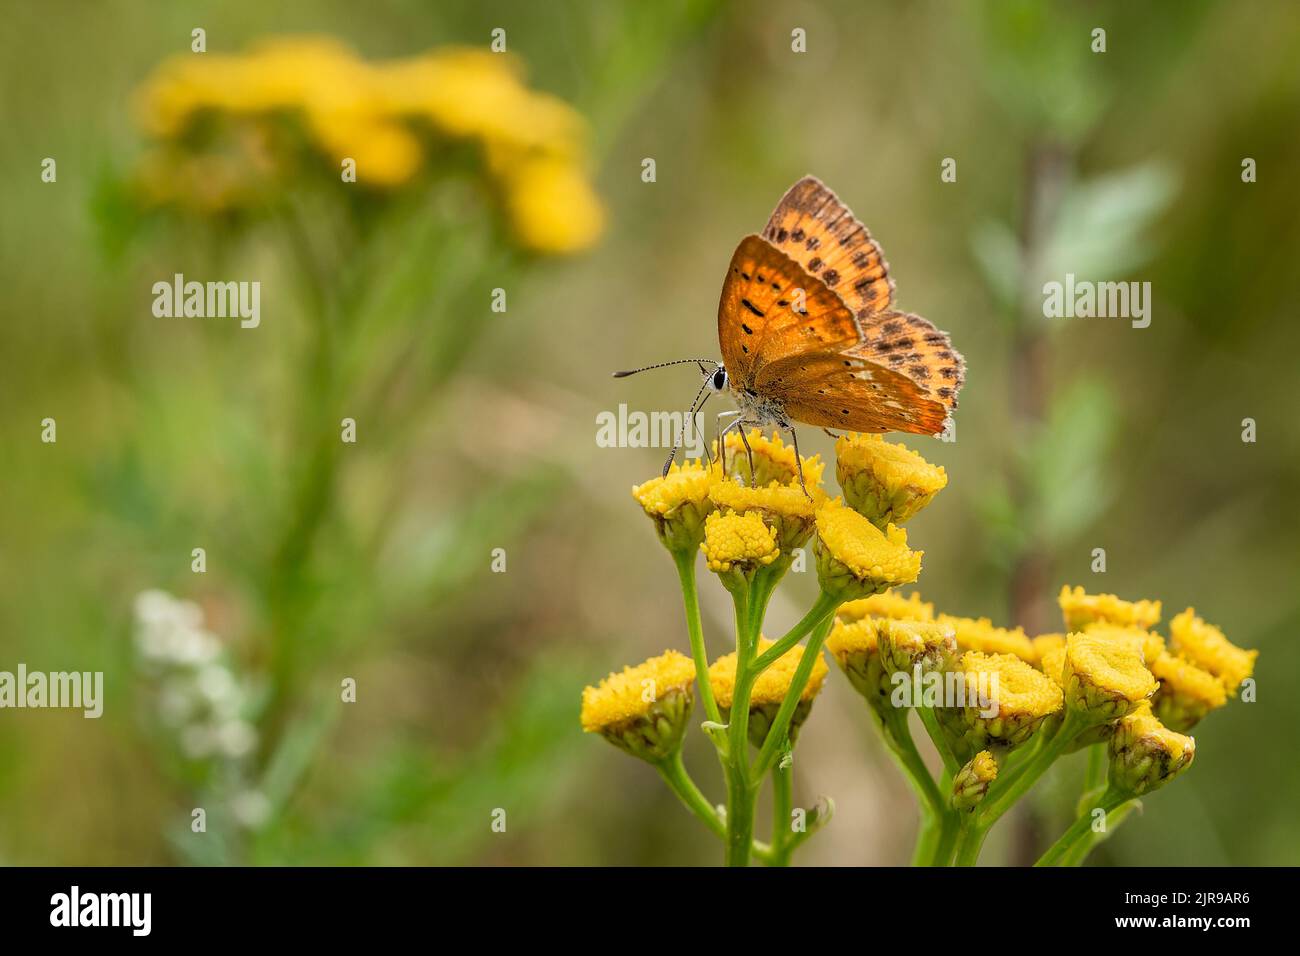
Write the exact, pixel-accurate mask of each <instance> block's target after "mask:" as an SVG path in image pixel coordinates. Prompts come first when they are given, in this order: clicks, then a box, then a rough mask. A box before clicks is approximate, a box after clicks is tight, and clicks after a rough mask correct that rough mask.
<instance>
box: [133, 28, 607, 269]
mask: <svg viewBox="0 0 1300 956" xmlns="http://www.w3.org/2000/svg"><path fill="white" fill-rule="evenodd" d="M136 107H137V112H138V114H139V118H140V123H141V125H142V126H143V127H144V128H145V130H146V131H147V132H148V133H149V134H150V135H151V136H153V137H156V138H158V139H160V140H162V141H164V142H166V143H167V144H168V145H169V148H168V149H166V150H164V151H162V153H161V155H163V156H165V157H168V158H169V159H171V160H172V161H173V162H172V163H171V165H170V166H159V165H158V164H157V162H155V163H154V166H153V168H152V169H151V170H150V176H151V177H156V176H158V175H159V174H161V175H162V176H163V177H164V179H165V180H167V182H165V183H163V184H162V185H155V184H153V183H146V188H147V192H148V195H149V197H150V198H151V199H152V200H154V201H165V202H171V201H183V202H187V204H189V205H192V206H197V207H199V208H204V207H208V206H214V205H215V204H214V203H213V202H212V200H211V198H210V197H208V196H207V195H206V194H205V195H204V196H201V197H199V199H198V200H197V201H189V200H188V197H186V196H185V195H184V194H183V190H184V189H185V188H186V187H187V185H189V184H191V180H196V182H194V183H193V185H198V186H206V185H207V184H206V182H205V181H204V180H202V179H201V178H197V177H195V176H194V175H192V173H191V172H190V171H189V170H187V169H186V166H187V162H188V160H187V159H186V153H187V152H193V151H195V150H203V149H208V150H211V149H212V146H213V143H214V142H217V141H219V140H220V138H221V137H223V136H225V135H227V134H228V133H229V132H230V129H231V128H234V129H236V130H239V129H240V128H250V127H252V128H261V129H271V128H273V127H275V126H277V124H278V126H279V127H280V128H281V130H282V132H283V133H287V134H288V135H280V136H278V142H279V143H280V145H281V150H280V151H281V152H285V151H286V150H285V149H284V147H285V146H287V145H288V144H291V143H294V142H295V141H296V140H295V138H294V135H293V134H294V133H295V132H296V130H297V129H298V128H301V129H302V130H304V131H305V132H306V134H307V136H306V141H307V142H308V143H309V144H310V145H312V146H313V147H315V149H316V151H317V152H318V153H323V154H325V155H326V156H328V157H329V159H330V162H331V164H332V169H333V175H335V176H337V175H338V174H339V168H340V167H339V164H340V162H341V161H342V160H344V159H352V160H355V162H356V173H357V179H356V181H357V183H358V184H359V185H361V186H364V187H371V188H380V189H392V188H395V187H398V186H401V185H403V184H405V183H407V182H409V181H410V180H412V179H413V178H414V177H415V176H416V174H417V173H418V172H419V171H420V168H421V167H422V166H423V165H424V163H425V162H426V160H427V158H428V157H427V155H426V151H425V148H424V146H423V141H426V140H432V141H435V142H437V143H443V142H465V143H469V144H471V145H473V146H474V147H476V148H477V149H479V150H480V151H481V153H482V156H483V162H484V166H485V169H486V172H487V174H488V176H489V177H490V178H491V179H492V180H493V181H494V182H495V183H496V185H498V186H499V187H500V189H499V191H500V193H501V195H502V202H503V206H504V209H505V212H506V216H507V218H508V219H509V221H510V223H511V225H512V226H513V229H514V232H515V234H516V236H517V237H518V239H519V241H520V242H521V244H523V245H524V246H526V247H528V248H529V249H532V250H533V251H536V252H541V253H572V252H576V251H578V250H581V249H585V248H587V247H588V246H590V245H592V244H593V243H594V242H595V240H596V239H597V237H598V236H599V235H600V233H601V230H602V229H603V227H604V210H603V208H602V206H601V203H600V200H599V199H598V198H597V197H596V195H595V192H594V190H593V188H592V185H591V183H590V181H589V179H588V177H587V176H586V174H585V172H584V165H585V160H586V154H587V139H588V131H587V126H586V123H585V121H584V120H583V118H582V117H581V116H580V115H579V114H578V113H577V112H576V111H575V110H574V109H573V108H572V107H571V106H569V105H568V104H566V103H564V102H562V101H560V100H559V99H557V98H555V97H553V96H549V95H547V94H545V93H540V92H537V91H534V90H531V89H529V88H528V87H527V86H526V85H525V83H524V78H523V70H522V67H521V65H520V63H519V61H518V60H516V59H515V58H514V57H512V56H509V55H502V54H495V53H490V52H488V51H486V50H482V49H474V48H463V49H462V48H450V49H444V50H438V51H434V52H430V53H424V54H420V55H417V56H413V57H408V58H405V59H400V60H389V61H382V62H374V63H369V62H366V61H365V60H362V59H361V58H359V57H358V56H356V54H354V53H353V51H352V50H350V49H349V48H348V47H346V46H345V45H343V44H341V43H339V42H338V41H336V40H333V39H329V38H321V37H277V38H274V39H271V40H267V41H263V42H260V43H258V44H256V45H255V46H254V47H253V48H252V49H251V50H250V51H249V52H247V53H245V54H240V55H234V56H226V55H221V54H216V53H209V54H206V55H204V56H202V57H195V56H191V55H186V56H181V57H174V58H172V59H170V60H167V61H165V62H164V63H163V64H161V65H160V66H159V68H158V69H157V70H156V71H155V72H154V74H153V75H152V76H151V77H150V78H149V79H148V80H147V81H146V82H145V83H144V84H142V86H141V88H140V90H139V91H138V93H137V96H136ZM286 117H287V118H288V119H289V120H290V123H287V124H286V123H279V120H282V119H284V118H286ZM209 119H213V120H216V121H217V122H216V123H207V122H205V121H206V120H209ZM295 123H296V125H294V124H295ZM435 152H440V151H438V150H436V149H435ZM219 153H220V150H219V149H217V150H215V151H213V153H212V155H219ZM276 169H277V171H278V172H280V173H283V174H285V175H295V176H296V175H297V174H298V170H297V169H296V168H294V164H293V163H289V162H284V163H278V164H277V167H276ZM212 192H213V190H212V189H211V188H208V189H207V193H212ZM217 193H218V195H222V196H223V197H224V200H223V205H221V206H219V207H217V208H221V209H224V208H225V207H226V206H228V205H232V204H233V203H234V202H235V201H236V200H238V199H240V198H241V195H242V194H241V193H238V192H234V191H231V190H224V191H221V190H218V191H217ZM176 194H180V195H176ZM173 196H175V199H173Z"/></svg>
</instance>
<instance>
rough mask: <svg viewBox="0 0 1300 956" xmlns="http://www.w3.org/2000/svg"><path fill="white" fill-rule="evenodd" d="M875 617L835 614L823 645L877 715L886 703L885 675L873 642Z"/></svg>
mask: <svg viewBox="0 0 1300 956" xmlns="http://www.w3.org/2000/svg"><path fill="white" fill-rule="evenodd" d="M878 623H879V618H871V617H864V618H860V619H859V620H856V621H844V620H841V619H839V618H836V619H835V623H834V624H833V625H831V633H830V635H829V636H828V637H827V638H826V649H827V650H828V651H830V652H831V656H832V657H834V658H835V663H837V664H839V666H840V670H842V671H843V672H844V676H845V677H847V678H848V679H849V683H850V684H852V685H853V689H854V690H856V691H857V692H858V693H859V694H861V695H862V696H863V697H864V698H866V701H867V703H868V704H870V705H871V709H872V711H874V712H875V713H876V715H877V716H880V715H883V714H884V712H885V708H886V707H887V706H889V695H890V691H891V689H892V688H891V686H890V683H889V675H888V674H886V673H885V669H884V665H882V664H881V661H880V653H879V650H878V643H877V629H876V626H877V624H878Z"/></svg>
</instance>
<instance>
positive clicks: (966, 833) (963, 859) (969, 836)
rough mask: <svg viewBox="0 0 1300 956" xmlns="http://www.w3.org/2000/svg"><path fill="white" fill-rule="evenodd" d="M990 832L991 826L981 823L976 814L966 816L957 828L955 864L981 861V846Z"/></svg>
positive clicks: (966, 864)
mask: <svg viewBox="0 0 1300 956" xmlns="http://www.w3.org/2000/svg"><path fill="white" fill-rule="evenodd" d="M988 832H989V828H988V827H987V826H983V825H981V824H980V822H979V819H978V817H977V816H976V815H975V814H973V813H972V814H969V815H968V816H966V817H964V818H963V819H962V821H961V823H960V825H959V826H958V830H957V839H956V843H955V845H954V848H953V865H954V866H974V865H975V864H976V863H977V862H978V861H979V858H980V848H981V847H983V846H984V837H985V836H987V835H988Z"/></svg>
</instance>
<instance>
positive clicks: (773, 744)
mask: <svg viewBox="0 0 1300 956" xmlns="http://www.w3.org/2000/svg"><path fill="white" fill-rule="evenodd" d="M833 623H834V618H833V616H831V615H829V614H828V615H827V616H826V617H825V618H823V619H822V621H821V623H820V624H818V625H817V627H816V629H815V630H814V631H813V633H812V635H811V636H810V637H809V638H808V644H807V646H806V647H805V648H804V652H803V656H802V657H800V658H799V666H798V667H797V668H796V669H795V672H794V678H793V679H792V680H791V682H790V689H789V690H787V691H786V693H785V699H784V700H782V701H781V708H780V709H779V710H778V711H777V712H776V718H775V719H774V720H773V721H772V726H771V728H770V729H769V730H768V732H767V739H766V740H764V741H763V747H762V749H761V750H760V751H759V752H758V760H756V761H755V763H754V775H753V779H754V780H756V781H757V780H761V779H762V778H763V774H765V773H767V771H768V768H769V767H771V766H772V761H774V760H775V759H776V755H777V752H778V751H779V750H780V749H781V748H782V747H784V746H785V744H786V735H787V733H788V732H789V730H790V721H791V720H792V719H793V718H794V712H795V710H796V708H798V706H799V699H800V698H801V697H802V696H803V691H804V688H805V687H807V686H808V679H809V678H810V677H812V671H813V666H814V665H815V664H816V663H817V659H818V658H820V657H821V653H822V643H823V642H824V641H825V640H826V636H827V635H828V634H830V632H831V626H832V624H833ZM760 660H761V658H760ZM759 670H761V668H759V667H757V666H755V668H754V671H755V674H757V673H758V671H759Z"/></svg>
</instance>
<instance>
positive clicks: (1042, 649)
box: [1030, 634, 1065, 662]
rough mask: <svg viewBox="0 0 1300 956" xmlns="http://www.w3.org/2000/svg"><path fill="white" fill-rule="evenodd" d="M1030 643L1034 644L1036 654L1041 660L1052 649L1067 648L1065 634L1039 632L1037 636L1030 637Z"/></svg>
mask: <svg viewBox="0 0 1300 956" xmlns="http://www.w3.org/2000/svg"><path fill="white" fill-rule="evenodd" d="M1030 643H1032V644H1033V645H1034V656H1035V657H1037V658H1038V660H1039V661H1040V662H1041V661H1042V659H1043V655H1044V654H1045V653H1047V652H1048V651H1051V650H1062V651H1063V650H1065V635H1064V634H1039V635H1038V636H1037V637H1034V638H1030Z"/></svg>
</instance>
